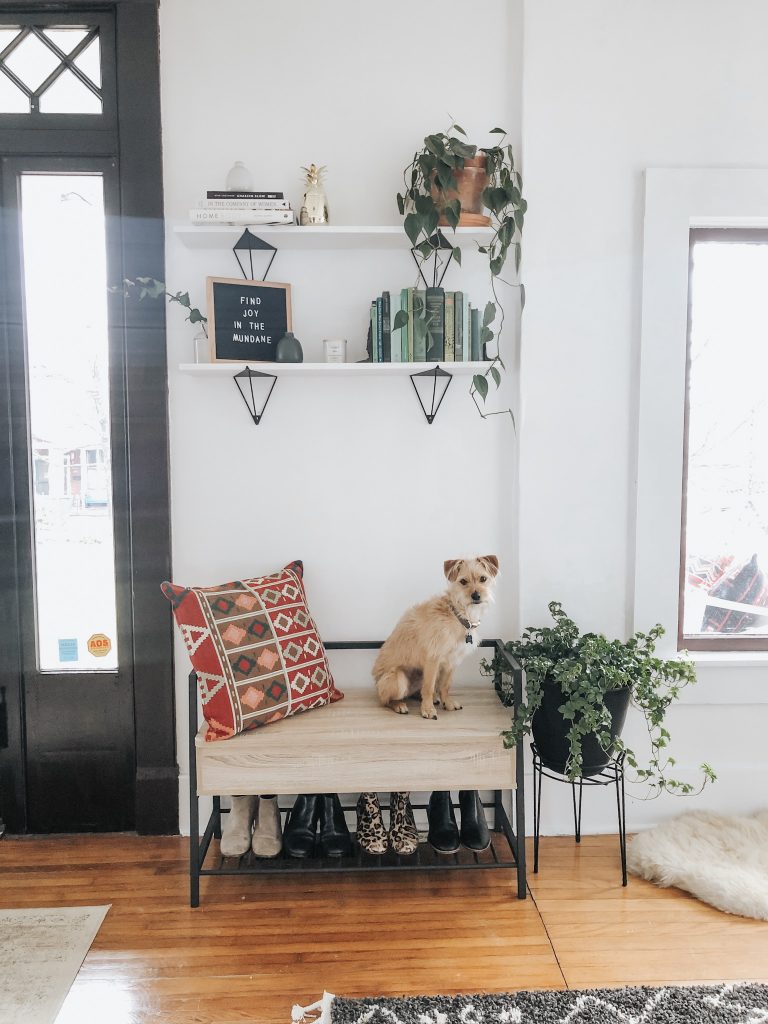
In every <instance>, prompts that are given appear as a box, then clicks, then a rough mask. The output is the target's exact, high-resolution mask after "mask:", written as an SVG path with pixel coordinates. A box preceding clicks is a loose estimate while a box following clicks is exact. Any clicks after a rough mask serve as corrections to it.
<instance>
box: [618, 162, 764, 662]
mask: <svg viewBox="0 0 768 1024" xmlns="http://www.w3.org/2000/svg"><path fill="white" fill-rule="evenodd" d="M724 228H727V229H745V230H749V231H755V230H760V229H768V170H763V169H725V168H723V169H699V168H695V169H672V170H671V169H661V168H650V169H648V170H647V171H646V173H645V217H644V228H643V263H642V268H643V276H642V304H641V317H642V319H641V329H640V348H639V353H638V357H639V365H638V366H637V369H638V376H639V395H638V417H637V438H636V441H637V448H636V451H637V475H636V479H637V492H636V505H635V522H634V527H635V530H634V534H635V550H634V559H633V562H634V565H633V569H634V579H633V581H632V587H633V590H632V594H631V601H632V622H633V627H634V628H635V629H647V628H648V627H649V626H650V625H653V624H654V623H656V622H660V623H661V624H662V626H663V627H664V629H665V630H666V634H667V635H666V637H665V640H664V643H663V646H664V648H665V653H671V652H672V651H673V650H676V649H679V648H680V647H681V646H685V647H687V648H688V649H690V650H692V651H696V652H697V654H701V652H704V651H710V652H712V655H713V657H716V656H718V655H717V653H716V652H719V653H720V656H722V652H728V653H730V654H732V655H734V656H736V657H738V655H739V654H743V655H744V656H745V658H746V659H749V656H750V653H751V654H752V656H753V657H754V656H755V653H754V652H763V653H765V652H766V651H768V643H765V642H764V640H763V638H761V637H757V638H755V637H750V638H740V637H739V636H738V635H730V634H729V635H728V636H719V637H716V638H715V642H714V643H713V642H712V641H708V640H707V639H706V638H705V639H704V643H703V644H701V643H699V642H698V638H691V640H688V639H686V641H685V643H684V644H683V642H682V640H681V638H680V635H679V630H680V616H681V603H680V587H681V573H680V567H681V550H682V547H683V524H684V520H683V513H684V505H683V500H684V493H683V488H684V480H685V469H686V463H685V461H684V459H685V457H686V454H685V433H686V406H687V386H686V385H687V365H688V343H689V321H690V311H689V297H690V283H689V277H690V246H691V230H697V229H724Z"/></svg>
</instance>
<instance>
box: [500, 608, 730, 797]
mask: <svg viewBox="0 0 768 1024" xmlns="http://www.w3.org/2000/svg"><path fill="white" fill-rule="evenodd" d="M549 611H550V613H551V615H552V618H553V619H554V626H542V627H533V628H528V629H526V630H525V631H524V632H523V635H522V638H521V639H520V640H512V641H509V642H508V643H506V644H505V648H506V650H507V651H508V652H509V653H510V654H511V655H513V656H514V657H515V658H516V659H517V660H518V661H519V662H520V664H521V665H522V666H523V668H524V669H525V693H524V694H523V703H522V706H521V708H520V713H519V714H518V715H517V716H516V718H515V720H514V721H513V723H512V726H511V728H510V729H509V730H508V731H507V732H505V733H504V742H505V746H508V747H510V746H514V745H515V744H517V743H519V742H521V741H522V739H523V737H524V736H525V735H528V734H529V733H530V732H531V730H532V725H533V729H534V731H535V723H534V718H535V716H536V713H537V712H538V711H539V710H540V708H541V707H542V704H543V701H544V696H545V687H547V686H552V685H553V684H554V685H556V687H557V688H558V689H559V695H558V699H559V698H562V703H561V704H560V706H559V712H560V714H561V715H562V719H563V720H564V721H563V727H564V729H565V739H566V740H567V750H568V755H567V760H566V763H565V766H564V774H566V775H567V776H568V778H570V779H576V778H579V777H580V776H581V775H582V769H583V767H584V764H583V746H584V743H585V740H586V739H587V738H588V737H589V736H590V735H591V734H594V735H595V736H596V739H597V741H598V742H599V745H600V747H601V748H602V751H603V752H605V753H606V755H608V754H614V755H615V754H618V753H619V752H621V751H623V752H624V754H625V757H626V761H627V763H628V764H629V765H630V767H631V768H633V769H634V770H635V772H636V775H637V779H638V781H641V782H644V783H646V784H647V785H648V786H649V788H650V795H652V796H658V795H659V794H660V793H661V792H671V793H678V794H688V793H693V792H694V790H695V789H696V787H695V786H693V785H692V784H691V783H689V782H681V781H680V780H678V779H676V778H674V777H672V776H671V775H670V772H671V771H672V770H673V769H674V766H675V759H674V758H673V757H671V756H670V755H669V754H668V753H667V746H668V744H669V740H670V735H669V732H668V730H667V728H666V727H665V725H664V722H665V718H666V714H667V711H668V710H669V707H670V706H671V704H672V703H673V702H674V701H675V700H677V698H678V697H679V695H680V691H681V690H682V689H683V687H685V686H687V685H689V684H691V683H695V681H696V674H695V670H694V667H693V664H692V663H691V662H690V661H689V660H688V658H687V657H680V658H670V659H662V658H659V657H657V656H656V654H655V649H656V643H657V641H658V639H659V638H660V637H661V636H662V635H663V633H664V629H663V628H662V627H661V626H660V625H656V626H654V627H653V628H652V629H651V630H649V632H648V633H635V634H634V636H632V637H630V638H629V640H608V639H607V638H606V637H605V636H603V635H602V634H600V633H583V634H582V633H581V632H580V630H579V627H578V626H577V625H576V623H575V622H574V621H573V620H572V619H570V618H569V617H568V616H567V615H566V613H565V612H564V611H563V608H562V606H561V605H560V603H559V602H557V601H552V602H551V603H550V605H549ZM483 668H484V670H485V671H486V672H487V673H488V674H493V675H494V676H495V677H496V678H497V679H500V692H499V696H500V698H501V699H502V701H503V702H504V703H505V704H508V705H511V703H512V690H511V676H510V673H509V664H508V662H507V661H506V660H505V659H504V658H503V657H502V656H501V654H500V653H499V652H498V651H497V652H496V655H495V656H494V658H493V661H492V662H490V663H489V662H487V661H485V662H483ZM624 688H628V690H629V695H630V696H631V700H632V703H633V704H634V705H635V707H637V708H639V710H640V711H641V712H642V714H643V716H644V718H645V723H646V727H647V730H648V737H649V743H650V753H649V756H648V759H647V762H646V763H645V764H644V766H641V764H640V763H639V759H638V757H637V755H636V754H635V752H634V750H632V749H631V748H630V747H628V746H627V745H626V744H625V743H624V741H623V740H622V739H621V737H620V736H617V735H615V734H612V730H611V725H612V723H611V713H610V710H609V709H608V707H607V706H606V695H607V694H612V693H615V692H616V691H619V690H622V689H624ZM701 771H702V773H703V776H704V777H703V780H702V783H701V787H700V788H699V790H698V791H699V792H700V790H701V789H703V787H704V786H705V785H706V783H707V782H714V781H715V774H714V772H713V770H712V768H711V767H710V766H709V765H708V764H706V763H704V764H702V765H701Z"/></svg>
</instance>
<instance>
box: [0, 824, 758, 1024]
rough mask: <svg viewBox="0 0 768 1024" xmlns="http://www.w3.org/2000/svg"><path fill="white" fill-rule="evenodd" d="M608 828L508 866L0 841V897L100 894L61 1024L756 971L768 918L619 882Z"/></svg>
mask: <svg viewBox="0 0 768 1024" xmlns="http://www.w3.org/2000/svg"><path fill="white" fill-rule="evenodd" d="M616 846H617V844H616V839H615V837H610V838H609V837H585V838H584V840H583V841H582V843H581V846H580V847H577V846H576V845H575V844H574V843H573V840H571V839H559V838H557V839H543V840H542V860H541V871H540V873H539V875H538V876H531V879H530V897H529V899H527V900H525V901H518V900H517V899H514V898H513V897H512V892H513V884H514V881H513V877H512V873H511V872H509V873H508V872H506V871H498V870H497V871H488V872H466V873H461V872H446V873H445V874H442V875H438V874H436V873H420V872H419V873H414V874H408V875H402V874H401V875H394V874H389V875H387V874H374V875H369V876H365V877H361V876H343V877H342V876H333V877H331V876H326V877H324V878H320V879H315V880H314V881H313V880H312V879H311V877H309V876H305V878H304V879H303V880H302V879H299V878H275V877H270V878H269V879H267V880H261V879H257V878H253V877H251V878H209V879H203V881H202V898H203V903H202V906H201V907H200V908H199V909H198V910H190V909H189V907H188V905H187V874H186V844H185V842H184V841H183V840H181V839H176V838H163V839H148V838H136V837H131V836H106V837H95V836H83V837H72V838H70V837H66V838H56V839H6V840H4V841H3V842H2V843H0V906H3V907H38V906H40V907H51V906H75V905H83V904H100V903H111V904H112V909H111V911H110V912H109V914H108V915H107V918H106V921H105V923H104V925H103V927H102V929H101V931H100V932H99V935H98V936H97V938H96V941H95V943H94V945H93V948H92V950H91V952H90V954H89V955H88V957H87V959H86V961H85V964H84V966H83V968H82V970H81V972H80V975H79V977H78V979H77V981H76V983H75V985H74V987H73V989H72V991H71V992H70V995H69V998H68V1000H67V1003H66V1004H65V1007H64V1010H63V1011H62V1014H61V1016H60V1018H59V1021H60V1024H74V1022H75V1021H77V1022H78V1024H96V1022H97V1021H98V1022H99V1024H103V1022H104V1021H109V1024H139V1022H140V1024H154V1022H160V1021H162V1022H164V1024H166V1022H167V1024H234V1022H239V1024H242V1022H245V1021H258V1022H259V1024H273V1022H274V1024H287V1022H289V1021H290V1008H291V1005H292V1004H293V1003H294V1002H301V1003H309V1002H312V1001H313V1000H315V999H317V998H318V997H319V996H320V995H321V993H322V991H323V989H324V988H325V989H328V990H329V991H331V992H335V993H338V994H343V995H348V996H363V995H385V994H386V995H395V994H403V993H422V994H427V993H438V992H445V993H456V992H493V991H505V990H507V991H508V990H513V989H520V988H566V987H570V988H579V987H595V986H601V985H623V984H641V983H648V984H664V983H672V982H682V983H689V982H717V981H733V980H742V979H753V980H761V981H768V923H765V922H757V921H750V920H745V919H743V918H736V917H730V916H728V915H726V914H721V913H719V912H718V911H716V910H713V909H711V908H710V907H707V906H705V905H704V904H702V903H698V902H697V901H696V900H693V899H692V898H690V897H688V896H686V895H684V894H683V893H681V892H679V891H676V890H662V889H657V888H655V887H654V886H652V885H649V884H647V883H645V882H641V881H638V880H637V879H630V884H629V887H628V888H627V889H622V888H621V885H620V884H619V882H620V880H619V866H618V851H617V848H616Z"/></svg>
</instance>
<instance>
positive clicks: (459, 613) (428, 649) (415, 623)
mask: <svg viewBox="0 0 768 1024" xmlns="http://www.w3.org/2000/svg"><path fill="white" fill-rule="evenodd" d="M443 569H444V572H445V578H446V579H447V580H448V583H449V586H448V589H447V590H446V592H445V593H444V594H442V595H441V596H440V597H433V598H430V600H429V601H424V602H423V603H422V604H417V605H414V607H413V608H409V609H408V611H407V612H406V613H405V615H403V617H402V618H401V619H400V621H399V622H398V624H397V625H396V626H395V628H394V630H393V631H392V633H391V635H390V636H389V637H388V639H387V640H386V641H385V642H384V646H383V647H382V648H381V650H380V651H379V656H378V658H377V659H376V663H375V665H374V666H373V678H374V679H375V681H376V688H377V690H378V691H379V699H380V700H381V703H382V704H384V705H385V706H386V707H390V708H391V709H392V710H393V711H396V712H398V714H401V715H407V714H408V707H407V705H406V703H405V701H406V698H407V697H412V696H413V695H414V694H416V693H419V692H421V715H422V718H437V713H436V712H435V693H437V697H438V700H439V702H440V703H442V705H443V707H444V708H445V710H446V711H458V710H460V708H461V705H460V704H457V703H456V702H455V701H454V700H453V699H452V697H451V693H450V690H451V682H452V679H453V673H454V670H455V668H456V666H457V665H458V664H459V662H461V661H463V660H464V658H465V657H466V656H467V654H469V652H470V651H471V650H473V647H474V645H475V642H476V630H477V627H478V626H479V625H480V617H481V615H482V614H483V612H484V611H485V609H486V608H487V606H488V605H489V604H490V602H491V601H492V600H493V581H494V579H495V578H496V576H497V575H498V572H499V560H498V558H497V557H496V556H495V555H484V556H483V557H481V558H471V559H451V560H450V561H448V562H445V563H444V565H443Z"/></svg>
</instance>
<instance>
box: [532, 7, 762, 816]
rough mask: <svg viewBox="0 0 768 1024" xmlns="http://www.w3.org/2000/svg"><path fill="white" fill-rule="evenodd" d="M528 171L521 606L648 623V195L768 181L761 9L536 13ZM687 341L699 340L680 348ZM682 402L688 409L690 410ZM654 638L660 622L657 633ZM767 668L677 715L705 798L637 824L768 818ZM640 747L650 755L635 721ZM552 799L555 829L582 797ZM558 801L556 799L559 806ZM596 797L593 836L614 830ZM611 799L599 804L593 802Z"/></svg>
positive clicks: (721, 665) (725, 664) (593, 621)
mask: <svg viewBox="0 0 768 1024" xmlns="http://www.w3.org/2000/svg"><path fill="white" fill-rule="evenodd" d="M524 21H525V33H524V86H523V97H524V103H523V157H524V165H525V182H526V194H527V198H528V202H529V207H530V210H529V215H528V220H527V223H526V237H525V245H524V252H525V259H524V277H525V280H526V290H527V304H526V310H525V316H524V323H523V356H522V371H521V387H522V394H523V404H524V411H523V423H522V429H521V466H520V494H521V510H520V565H521V608H520V615H521V618H522V620H523V622H524V623H525V624H528V623H538V622H542V621H543V620H544V617H545V615H546V604H547V602H548V601H549V600H552V599H559V600H561V601H563V603H564V605H565V607H566V608H567V609H568V610H569V611H570V612H571V614H572V615H573V616H574V617H575V618H576V619H577V620H578V621H579V622H580V623H581V624H582V625H583V626H584V627H585V628H590V629H598V630H602V631H605V632H609V633H614V634H625V633H626V632H627V631H628V630H630V629H631V626H632V612H633V609H632V604H631V597H630V595H631V593H632V587H633V559H634V520H633V516H634V504H635V472H636V438H635V433H634V431H635V424H636V416H637V367H638V363H639V350H638V346H639V338H640V324H639V316H640V299H641V284H642V282H641V258H642V220H643V208H642V195H643V171H644V169H645V168H647V167H676V166H677V167H717V166H729V167H768V135H766V132H765V118H764V104H763V103H762V99H761V98H762V97H764V96H765V95H766V93H767V92H768V65H767V64H766V62H765V59H764V47H763V41H764V39H765V38H766V35H767V34H768V7H767V6H766V5H765V4H764V3H763V2H762V0H734V2H732V3H729V4H728V5H727V7H726V6H724V5H723V4H722V3H719V2H717V0H672V2H670V0H646V2H644V3H635V2H632V0H580V2H579V3H577V4H574V3H573V2H572V0H529V2H527V3H526V4H525V14H524ZM682 343H683V339H681V344H682ZM681 400H682V396H681ZM651 624H652V623H651V622H648V623H645V624H644V625H645V626H646V627H647V626H650V625H651ZM766 664H768V660H766V659H763V660H762V661H761V660H760V659H752V661H751V663H750V664H749V665H747V664H744V662H743V661H742V662H741V663H740V662H739V661H738V659H725V660H723V659H720V660H718V659H714V660H713V661H710V663H708V664H705V665H703V667H702V668H701V670H700V673H699V675H700V679H701V682H700V683H699V685H698V687H697V688H696V689H695V690H693V691H691V692H690V694H688V695H686V699H685V702H684V704H683V705H682V706H681V707H680V708H678V709H676V711H675V712H674V715H673V716H672V725H673V726H674V728H673V730H672V732H673V740H674V741H675V744H676V753H677V754H678V757H679V763H680V766H681V774H683V775H685V776H686V777H694V775H695V766H696V764H697V763H698V762H699V761H701V760H705V759H706V760H709V761H710V762H711V763H712V764H713V765H714V766H715V768H716V770H717V771H718V773H719V775H720V781H719V782H718V784H717V785H716V786H714V787H712V788H711V789H709V790H708V791H707V792H706V794H705V795H704V796H702V797H701V798H700V799H699V800H697V801H690V802H684V801H674V800H672V799H665V800H660V801H656V802H653V803H645V804H642V803H639V802H631V803H630V806H629V808H628V816H629V825H630V827H639V826H641V825H643V824H647V823H650V822H652V821H654V820H657V819H659V818H661V817H664V816H667V815H669V814H672V813H677V812H679V811H681V810H682V809H684V808H686V807H690V808H693V807H704V806H710V807H717V808H719V809H721V810H731V809H733V810H736V809H751V808H754V807H757V806H760V805H761V804H762V805H763V806H764V805H765V794H766V792H768V750H767V748H766V745H765V743H764V742H763V741H762V739H761V737H764V736H765V733H766V730H767V729H768V705H766V703H765V702H766V701H767V700H768V671H767V670H766ZM630 735H631V736H636V737H637V739H638V740H640V739H641V736H640V734H639V731H638V728H637V722H636V721H635V722H634V723H633V724H632V726H631V727H630ZM561 790H562V792H556V791H555V790H554V789H551V790H547V791H546V792H545V801H546V800H549V809H550V813H547V807H546V804H545V808H544V810H545V819H544V822H545V830H546V829H549V830H553V831H560V830H562V829H567V827H568V824H569V810H568V805H567V801H568V800H569V799H570V798H569V796H568V794H567V789H566V787H561ZM550 793H551V796H550ZM592 796H593V795H592V794H590V799H589V803H588V804H587V803H586V798H585V818H586V820H585V829H587V830H589V829H590V828H591V829H593V830H600V829H602V828H609V827H611V826H612V824H613V823H614V822H615V810H614V809H613V807H612V805H611V803H610V801H609V799H608V794H604V796H605V799H604V800H602V801H601V800H599V799H597V798H595V799H592ZM595 796H596V795H595Z"/></svg>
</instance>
